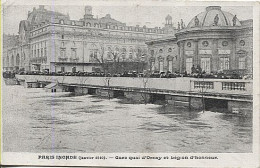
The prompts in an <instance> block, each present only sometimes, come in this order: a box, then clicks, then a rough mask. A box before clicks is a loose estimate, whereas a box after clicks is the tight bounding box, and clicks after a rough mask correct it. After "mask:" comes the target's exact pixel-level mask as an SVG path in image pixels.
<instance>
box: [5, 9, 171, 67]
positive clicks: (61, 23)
mask: <svg viewBox="0 0 260 168" xmlns="http://www.w3.org/2000/svg"><path fill="white" fill-rule="evenodd" d="M165 19H166V25H165V27H163V28H158V27H155V28H148V27H146V26H139V25H136V26H127V25H126V24H125V23H122V22H120V21H117V20H115V19H113V18H112V17H111V16H110V14H107V15H106V16H104V17H101V18H95V17H94V16H93V14H92V7H91V6H86V7H85V15H84V16H83V18H81V19H79V20H71V19H70V17H69V15H68V14H67V15H64V14H62V13H59V12H53V11H49V10H47V9H45V8H44V6H40V7H39V8H38V9H36V8H34V9H33V11H31V12H30V11H29V12H28V18H27V20H23V21H21V22H20V25H19V44H18V45H16V46H15V47H12V48H10V49H8V51H7V54H6V55H5V56H4V63H5V65H4V70H19V69H25V70H27V71H44V70H48V71H51V72H58V71H63V72H73V71H95V70H97V69H102V68H103V66H101V65H103V64H107V63H108V64H109V63H111V62H120V63H125V64H126V65H131V64H134V63H138V62H141V61H142V62H144V61H145V62H147V45H146V44H145V41H146V40H151V39H157V38H162V37H166V36H168V35H169V34H171V35H173V34H174V33H175V28H174V27H173V24H172V18H171V17H170V16H167V17H166V18H165ZM128 67H129V68H131V66H128Z"/></svg>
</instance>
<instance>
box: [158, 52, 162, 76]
mask: <svg viewBox="0 0 260 168" xmlns="http://www.w3.org/2000/svg"><path fill="white" fill-rule="evenodd" d="M158 61H159V71H160V72H162V71H163V58H162V56H160V57H159V58H158Z"/></svg>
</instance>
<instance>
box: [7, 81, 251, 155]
mask: <svg viewBox="0 0 260 168" xmlns="http://www.w3.org/2000/svg"><path fill="white" fill-rule="evenodd" d="M2 121H3V122H2V124H3V129H2V132H3V139H2V140H3V151H4V152H59V153H61V152H82V153H83V152H84V153H93V152H95V153H96V152H104V153H106V152H109V153H112V152H120V153H130V152H131V153H132V152H138V153H144V152H148V153H156V152H165V153H166V152H170V153H182V152H185V153H186V152H187V153H189V152H210V153H214V152H251V151H252V119H251V118H242V117H238V116H230V115H226V114H221V113H214V112H210V111H207V112H204V113H200V112H194V111H188V110H186V109H174V108H173V107H168V106H162V105H154V104H146V105H145V104H129V103H123V102H122V101H121V100H120V99H111V100H108V99H101V98H98V97H95V96H91V95H86V96H72V95H70V94H69V93H56V94H55V93H46V92H45V91H44V90H43V89H42V88H38V89H28V88H24V87H23V86H5V85H4V84H3V86H2Z"/></svg>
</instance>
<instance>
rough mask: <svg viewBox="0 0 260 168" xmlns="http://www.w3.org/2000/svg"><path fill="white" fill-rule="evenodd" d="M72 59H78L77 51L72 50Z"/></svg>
mask: <svg viewBox="0 0 260 168" xmlns="http://www.w3.org/2000/svg"><path fill="white" fill-rule="evenodd" d="M71 57H72V58H73V59H76V58H77V52H76V49H72V50H71Z"/></svg>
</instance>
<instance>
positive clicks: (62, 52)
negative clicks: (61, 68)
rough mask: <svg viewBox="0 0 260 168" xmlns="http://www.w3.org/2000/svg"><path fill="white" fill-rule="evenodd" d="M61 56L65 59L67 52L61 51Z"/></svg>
mask: <svg viewBox="0 0 260 168" xmlns="http://www.w3.org/2000/svg"><path fill="white" fill-rule="evenodd" d="M60 56H61V57H62V58H65V57H66V51H65V50H61V51H60Z"/></svg>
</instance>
